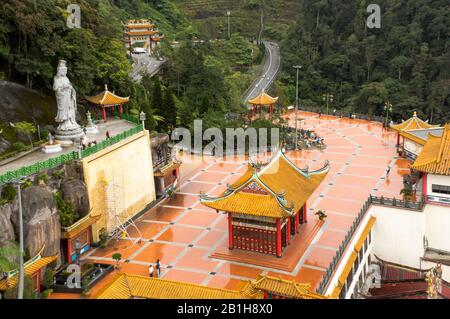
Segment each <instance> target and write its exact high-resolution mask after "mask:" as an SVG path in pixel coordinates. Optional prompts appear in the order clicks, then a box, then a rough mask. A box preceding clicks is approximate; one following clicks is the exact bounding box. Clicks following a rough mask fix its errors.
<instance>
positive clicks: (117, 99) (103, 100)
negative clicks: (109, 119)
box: [86, 84, 130, 122]
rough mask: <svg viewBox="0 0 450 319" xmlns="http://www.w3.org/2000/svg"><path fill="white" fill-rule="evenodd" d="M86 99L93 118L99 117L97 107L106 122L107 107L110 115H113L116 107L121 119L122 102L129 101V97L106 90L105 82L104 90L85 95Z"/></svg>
mask: <svg viewBox="0 0 450 319" xmlns="http://www.w3.org/2000/svg"><path fill="white" fill-rule="evenodd" d="M86 100H87V101H88V102H89V103H90V104H91V105H92V106H93V108H94V110H93V113H94V114H95V118H97V119H98V117H99V109H101V111H102V116H103V121H105V122H106V109H107V108H109V109H110V112H111V116H114V113H115V111H116V108H117V107H118V111H119V116H120V118H121V119H122V114H123V104H124V103H127V102H129V101H130V97H129V96H128V97H121V96H118V95H116V94H114V92H110V91H109V90H108V85H106V84H105V90H104V91H103V92H101V93H99V94H97V95H94V96H89V97H86Z"/></svg>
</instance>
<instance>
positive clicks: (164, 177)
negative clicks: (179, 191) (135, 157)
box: [151, 133, 181, 197]
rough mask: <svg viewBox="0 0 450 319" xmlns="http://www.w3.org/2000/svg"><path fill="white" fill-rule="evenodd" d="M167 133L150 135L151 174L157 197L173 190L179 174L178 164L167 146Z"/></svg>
mask: <svg viewBox="0 0 450 319" xmlns="http://www.w3.org/2000/svg"><path fill="white" fill-rule="evenodd" d="M169 141H170V139H169V135H167V134H165V133H156V134H154V135H152V136H151V147H152V161H153V176H154V180H155V192H156V196H157V197H161V196H165V195H166V194H168V193H170V192H173V190H174V188H175V187H176V186H177V183H178V178H179V176H180V165H181V162H180V161H178V160H177V159H176V158H175V157H174V156H172V153H171V150H170V148H169Z"/></svg>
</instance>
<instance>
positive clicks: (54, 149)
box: [42, 143, 62, 154]
mask: <svg viewBox="0 0 450 319" xmlns="http://www.w3.org/2000/svg"><path fill="white" fill-rule="evenodd" d="M42 151H43V152H44V153H46V154H53V153H59V152H61V151H62V148H61V144H58V143H55V144H45V145H44V146H43V147H42Z"/></svg>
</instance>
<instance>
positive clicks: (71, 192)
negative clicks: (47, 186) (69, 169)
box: [61, 179, 89, 217]
mask: <svg viewBox="0 0 450 319" xmlns="http://www.w3.org/2000/svg"><path fill="white" fill-rule="evenodd" d="M61 195H62V197H63V199H64V200H66V201H69V202H71V203H72V205H73V207H74V208H75V210H76V211H77V212H78V214H79V215H80V217H84V216H86V215H88V214H89V198H88V194H87V188H86V184H85V183H84V182H83V181H81V180H79V179H72V180H71V179H65V180H63V181H62V182H61Z"/></svg>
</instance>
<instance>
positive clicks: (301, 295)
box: [251, 275, 327, 299]
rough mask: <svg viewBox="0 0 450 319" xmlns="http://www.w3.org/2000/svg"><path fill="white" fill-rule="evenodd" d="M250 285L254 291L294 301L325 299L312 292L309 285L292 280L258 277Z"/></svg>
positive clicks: (265, 276)
mask: <svg viewBox="0 0 450 319" xmlns="http://www.w3.org/2000/svg"><path fill="white" fill-rule="evenodd" d="M251 285H252V286H253V288H254V289H256V290H262V291H267V292H269V293H273V294H276V295H281V296H285V297H287V298H296V299H326V298H327V297H325V296H322V295H320V294H317V293H315V292H312V291H311V290H310V289H311V285H310V284H300V283H297V282H295V281H292V280H286V279H282V278H277V277H272V276H267V275H264V276H263V275H259V276H258V278H256V280H255V281H253V282H251Z"/></svg>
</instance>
